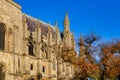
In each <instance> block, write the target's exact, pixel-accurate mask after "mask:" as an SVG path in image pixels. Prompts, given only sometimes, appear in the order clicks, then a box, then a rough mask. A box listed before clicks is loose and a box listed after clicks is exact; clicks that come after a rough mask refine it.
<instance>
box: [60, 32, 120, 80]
mask: <svg viewBox="0 0 120 80" xmlns="http://www.w3.org/2000/svg"><path fill="white" fill-rule="evenodd" d="M99 39H100V38H99V37H98V36H96V35H95V34H91V35H88V36H87V37H85V38H83V37H80V40H79V42H78V44H79V47H80V48H79V49H80V52H79V55H78V54H77V53H76V51H74V49H72V48H70V47H69V48H68V47H63V48H62V54H61V57H62V58H63V60H64V61H67V62H70V63H72V64H73V66H74V77H73V79H74V80H85V79H86V78H87V77H92V78H94V79H95V80H106V79H109V80H115V79H116V78H117V77H118V75H120V54H119V52H120V41H113V43H112V44H110V43H108V45H107V44H105V43H103V44H102V45H99V46H95V45H94V43H95V42H96V41H98V40H99ZM96 52H97V53H99V58H100V61H99V62H96V60H95V55H94V53H96Z"/></svg>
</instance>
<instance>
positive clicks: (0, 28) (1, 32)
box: [0, 24, 5, 50]
mask: <svg viewBox="0 0 120 80" xmlns="http://www.w3.org/2000/svg"><path fill="white" fill-rule="evenodd" d="M4 42H5V26H4V24H0V50H4Z"/></svg>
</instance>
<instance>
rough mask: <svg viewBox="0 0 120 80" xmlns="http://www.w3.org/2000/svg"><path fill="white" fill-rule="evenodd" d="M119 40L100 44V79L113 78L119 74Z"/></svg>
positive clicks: (112, 79) (113, 79)
mask: <svg viewBox="0 0 120 80" xmlns="http://www.w3.org/2000/svg"><path fill="white" fill-rule="evenodd" d="M119 53H120V41H112V42H109V43H107V44H102V46H101V62H100V67H101V68H100V71H101V80H105V79H107V78H108V79H111V80H115V79H116V77H117V76H118V75H119V74H120V54H119Z"/></svg>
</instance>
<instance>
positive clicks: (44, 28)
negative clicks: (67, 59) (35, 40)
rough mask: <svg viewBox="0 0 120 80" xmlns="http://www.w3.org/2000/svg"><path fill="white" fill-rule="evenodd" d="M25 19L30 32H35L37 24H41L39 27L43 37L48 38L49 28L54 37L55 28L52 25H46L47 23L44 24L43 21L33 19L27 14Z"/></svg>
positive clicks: (24, 15)
mask: <svg viewBox="0 0 120 80" xmlns="http://www.w3.org/2000/svg"><path fill="white" fill-rule="evenodd" d="M23 17H25V18H26V21H27V25H28V30H29V31H30V32H34V31H35V28H36V25H37V22H39V24H40V26H39V27H40V29H41V35H44V36H47V33H48V30H49V28H51V32H52V34H53V35H54V33H55V27H54V26H52V25H50V24H48V23H45V22H43V21H41V20H39V19H36V18H33V17H31V16H29V15H26V14H23Z"/></svg>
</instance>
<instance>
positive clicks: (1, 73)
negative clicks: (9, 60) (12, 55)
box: [0, 64, 5, 80]
mask: <svg viewBox="0 0 120 80" xmlns="http://www.w3.org/2000/svg"><path fill="white" fill-rule="evenodd" d="M0 80H5V66H4V65H3V64H0Z"/></svg>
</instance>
